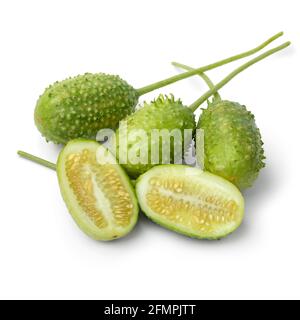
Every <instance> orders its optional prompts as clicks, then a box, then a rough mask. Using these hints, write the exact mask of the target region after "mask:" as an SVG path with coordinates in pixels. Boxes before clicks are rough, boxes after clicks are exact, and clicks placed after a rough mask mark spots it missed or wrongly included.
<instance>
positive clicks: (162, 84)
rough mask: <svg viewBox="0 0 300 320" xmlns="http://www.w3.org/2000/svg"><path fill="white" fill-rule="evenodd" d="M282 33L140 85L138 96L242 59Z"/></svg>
mask: <svg viewBox="0 0 300 320" xmlns="http://www.w3.org/2000/svg"><path fill="white" fill-rule="evenodd" d="M282 35H283V32H279V33H277V34H276V35H274V36H273V37H271V38H270V39H268V40H267V41H265V42H264V43H262V44H261V45H259V46H258V47H256V48H254V49H251V50H249V51H246V52H243V53H240V54H237V55H235V56H232V57H229V58H227V59H224V60H220V61H218V62H215V63H213V64H209V65H207V66H204V67H201V68H199V69H195V70H191V71H188V72H184V73H182V74H179V75H176V76H173V77H170V78H168V79H165V80H162V81H159V82H155V83H153V84H150V85H148V86H146V87H142V88H140V89H137V91H138V94H139V95H140V96H142V95H143V94H146V93H148V92H151V91H153V90H156V89H159V88H161V87H165V86H167V85H169V84H172V83H174V82H177V81H179V80H183V79H186V78H188V77H191V76H194V75H196V74H198V73H203V72H205V71H208V70H211V69H214V68H217V67H220V66H223V65H224V64H227V63H230V62H233V61H236V60H238V59H242V58H245V57H248V56H250V55H252V54H254V53H257V52H258V51H260V50H262V49H263V48H265V47H266V46H267V45H269V44H270V43H271V42H273V41H274V40H276V39H278V38H279V37H281V36H282Z"/></svg>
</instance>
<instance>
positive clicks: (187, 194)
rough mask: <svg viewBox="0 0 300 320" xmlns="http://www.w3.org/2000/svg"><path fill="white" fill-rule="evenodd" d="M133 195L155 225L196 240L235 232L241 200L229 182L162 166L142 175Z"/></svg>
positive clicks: (185, 168)
mask: <svg viewBox="0 0 300 320" xmlns="http://www.w3.org/2000/svg"><path fill="white" fill-rule="evenodd" d="M136 193H137V197H138V200H139V203H140V206H141V208H142V210H143V212H144V213H145V214H146V215H147V216H148V217H149V218H150V219H151V220H153V221H154V222H156V223H158V224H160V225H161V226H163V227H166V228H168V229H171V230H173V231H176V232H179V233H182V234H184V235H187V236H190V237H195V238H199V239H220V238H222V237H225V236H226V235H228V234H230V233H231V232H233V231H234V230H236V229H237V228H238V227H239V226H240V224H241V222H242V220H243V216H244V199H243V196H242V194H241V193H240V191H239V190H238V189H237V188H236V187H235V186H234V185H233V184H231V183H230V182H228V181H226V180H225V179H223V178H220V177H218V176H215V175H213V174H211V173H208V172H204V171H202V170H200V169H197V168H191V167H188V166H183V165H162V166H157V167H154V168H153V169H151V170H150V171H148V172H146V173H145V174H143V175H142V176H141V177H140V178H139V179H138V181H137V184H136Z"/></svg>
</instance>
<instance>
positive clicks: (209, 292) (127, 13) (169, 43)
mask: <svg viewBox="0 0 300 320" xmlns="http://www.w3.org/2000/svg"><path fill="white" fill-rule="evenodd" d="M297 5H299V1H296V0H295V1H292V0H290V1H287V0H285V1H274V0H272V1H261V0H255V1H254V0H252V1H199V0H195V1H192V0H191V1H189V0H186V1H178V0H172V1H166V0H164V1H161V0H158V1H157V0H151V1H141V0H130V1H123V0H119V1H116V0H110V1H99V0H97V1H96V0H95V1H90V0H84V1H83V0H82V1H75V0H72V1H71V0H70V1H66V0H65V1H62V0H59V1H57V0H51V1H50V0H47V1H45V0H44V1H39V0H36V1H34V0H27V1H22V0H20V1H16V0H10V1H1V4H0V33H1V37H0V57H1V59H0V88H1V89H0V96H1V100H0V110H1V113H0V114H1V116H0V130H1V132H0V133H1V142H2V148H1V158H0V161H1V162H0V164H1V175H0V191H1V192H0V194H1V202H0V298H29V299H33V298H50V299H51V298H58V299H60V298H66V299H69V298H83V299H137V298H139V299H144V298H149V299H154V298H155V299H173V298H176V299H222V298H225V299H246V298H250V299H254V298H257V299H260V298H265V299H269V298H271V299H272V298H286V299H287V298H298V299H299V298H300V292H299V286H300V273H299V270H300V255H299V252H300V250H299V245H300V210H299V192H300V188H299V178H300V177H299V156H300V151H299V136H300V129H299V127H300V126H299V116H300V106H299V98H298V95H299V94H298V93H299V71H300V53H299V47H300V34H299V31H300V29H299V26H300V24H299V7H297ZM281 30H283V31H285V33H286V34H285V38H284V39H280V40H278V42H276V44H280V43H282V42H283V41H285V40H291V41H292V42H293V46H292V47H291V48H289V49H288V50H286V51H285V52H283V53H280V54H277V55H275V56H273V57H271V58H268V59H267V60H265V61H264V62H262V63H260V64H258V65H256V66H254V67H252V68H251V69H249V70H247V71H245V72H244V73H243V74H242V75H240V76H238V78H236V79H235V80H233V81H232V82H231V83H230V84H228V85H227V86H226V88H224V89H223V90H221V94H222V96H223V97H224V98H226V99H231V100H234V101H238V102H240V103H243V104H246V105H247V106H248V108H249V109H250V110H251V111H252V112H253V113H254V114H255V115H256V119H257V124H258V126H259V127H260V129H261V132H262V135H263V138H264V141H265V149H266V155H267V158H268V160H267V168H266V169H265V170H264V171H263V172H262V174H261V176H260V178H259V180H258V181H257V183H256V185H255V187H254V188H252V189H251V190H249V191H247V192H246V193H245V197H246V202H247V210H246V219H245V221H244V224H243V225H242V227H241V228H240V229H239V230H238V231H237V232H235V233H234V234H233V235H231V236H229V237H228V238H226V239H224V240H222V241H218V242H207V241H198V240H193V239H189V238H185V237H183V236H180V235H177V234H175V233H172V232H169V231H167V230H164V229H162V228H160V227H158V226H156V225H154V224H153V223H151V222H150V221H148V220H146V219H145V218H141V219H140V222H139V223H138V226H137V227H136V229H135V230H134V232H132V234H130V235H129V236H128V237H127V238H124V239H121V240H119V241H115V242H111V243H101V242H99V243H98V242H95V241H92V240H90V239H89V238H87V237H86V236H85V235H84V234H83V233H81V231H80V230H79V229H78V228H77V227H76V225H75V223H74V222H73V220H72V219H71V217H70V216H69V214H68V212H67V210H66V208H65V205H64V203H63V201H62V198H61V196H60V192H59V188H58V184H57V180H56V174H55V172H53V171H51V170H48V169H46V168H43V167H40V166H37V165H35V164H33V163H30V162H28V161H25V160H22V159H20V158H18V156H17V155H16V151H17V150H18V149H24V150H26V151H30V152H32V153H34V154H37V155H40V156H43V157H45V158H47V159H49V160H52V161H55V160H56V157H57V155H58V152H59V147H57V146H54V145H53V144H47V143H46V142H45V141H44V140H43V139H42V138H41V136H40V134H39V132H38V131H37V130H36V128H35V126H34V123H33V110H34V107H35V102H36V100H37V98H38V96H39V94H41V93H42V92H43V90H44V88H45V87H46V86H47V85H48V84H50V83H52V82H53V81H55V80H61V79H64V78H65V77H67V76H70V75H76V74H80V73H84V72H87V71H89V72H99V71H102V72H107V73H114V74H119V75H121V76H122V77H123V78H124V79H126V80H127V81H128V82H129V83H131V84H132V85H134V86H135V87H141V86H144V85H146V84H149V83H151V82H153V81H157V80H160V79H163V78H165V77H167V76H171V75H173V74H175V73H176V72H178V70H176V69H175V68H173V67H172V66H171V65H170V62H171V61H172V60H178V61H179V62H183V63H186V64H190V65H192V66H202V65H205V64H207V63H210V62H214V61H217V60H219V59H221V58H224V57H227V56H230V55H232V54H235V53H239V52H242V51H244V50H247V49H250V48H252V47H254V46H256V45H258V44H259V43H261V42H262V41H264V40H265V39H267V38H268V37H270V36H271V35H273V34H275V33H277V32H278V31H281ZM274 45H275V44H274ZM240 63H241V62H238V63H237V64H233V65H230V66H227V67H225V68H221V69H218V70H216V71H213V72H210V73H209V74H210V75H211V77H212V78H213V80H214V81H218V80H219V79H221V78H222V77H223V76H225V75H226V74H227V73H228V72H229V71H230V70H232V69H233V68H234V66H236V65H238V64H240ZM204 91H206V87H205V85H204V84H203V82H202V81H201V80H200V79H198V78H197V77H194V78H193V79H190V80H187V81H183V82H181V83H180V84H176V85H173V86H170V87H167V88H164V89H162V90H159V91H157V92H154V93H152V94H150V95H148V96H145V97H143V99H150V98H152V97H154V96H157V94H158V93H159V92H164V93H170V92H173V93H174V94H175V96H176V97H181V98H182V99H183V101H184V102H185V103H186V104H189V103H191V102H193V100H195V99H196V98H197V97H199V96H200V95H201V94H202V93H203V92H204Z"/></svg>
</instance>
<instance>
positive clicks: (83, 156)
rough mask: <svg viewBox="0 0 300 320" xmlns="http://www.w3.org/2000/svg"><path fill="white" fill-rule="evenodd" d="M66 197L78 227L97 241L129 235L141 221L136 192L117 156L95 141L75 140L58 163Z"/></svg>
mask: <svg viewBox="0 0 300 320" xmlns="http://www.w3.org/2000/svg"><path fill="white" fill-rule="evenodd" d="M57 175H58V180H59V185H60V189H61V193H62V196H63V198H64V201H65V203H66V205H67V207H68V210H69V212H70V213H71V215H72V217H73V218H74V220H75V221H76V223H77V224H78V226H79V227H80V228H81V229H82V230H83V231H84V232H85V233H86V234H87V235H88V236H90V237H92V238H93V239H96V240H113V239H116V238H120V237H123V236H125V235H126V234H128V233H129V232H130V231H131V230H132V229H133V227H134V226H135V224H136V222H137V218H138V204H137V200H136V196H135V192H134V189H133V187H132V185H131V182H130V180H129V178H128V177H127V175H126V173H125V172H124V170H123V169H122V168H121V167H120V166H119V165H118V164H117V163H116V160H115V159H114V157H113V156H112V155H111V154H110V153H109V152H108V151H107V150H106V149H105V148H104V147H103V146H101V145H99V144H98V143H97V142H95V141H89V140H82V139H79V140H73V141H71V142H69V143H68V144H67V145H66V146H65V148H64V149H63V150H62V152H61V154H60V156H59V159H58V162H57Z"/></svg>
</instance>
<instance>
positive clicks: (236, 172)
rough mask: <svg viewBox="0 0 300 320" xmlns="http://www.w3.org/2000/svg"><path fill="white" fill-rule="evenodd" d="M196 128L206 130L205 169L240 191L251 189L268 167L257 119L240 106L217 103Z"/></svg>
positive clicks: (229, 103)
mask: <svg viewBox="0 0 300 320" xmlns="http://www.w3.org/2000/svg"><path fill="white" fill-rule="evenodd" d="M197 128H200V129H203V130H204V141H205V156H204V159H205V160H204V166H205V169H206V170H207V171H209V172H211V173H214V174H216V175H219V176H221V177H223V178H225V179H227V180H229V181H231V182H232V183H234V184H235V185H236V186H237V187H238V188H239V189H246V188H249V187H251V186H252V185H253V183H254V181H255V180H256V179H257V177H258V175H259V172H260V170H261V169H262V168H263V167H265V163H264V159H265V156H264V149H263V142H262V140H261V134H260V131H259V129H258V128H257V126H256V123H255V118H254V115H253V114H252V113H251V112H249V111H247V109H246V107H245V106H242V105H240V104H239V103H236V102H231V101H216V102H213V103H211V104H209V106H208V108H207V109H206V110H203V113H202V115H201V117H200V120H199V123H198V126H197Z"/></svg>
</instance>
